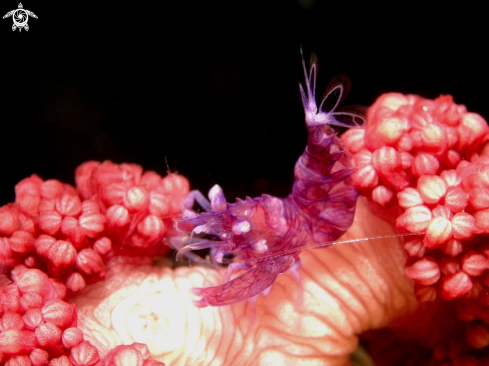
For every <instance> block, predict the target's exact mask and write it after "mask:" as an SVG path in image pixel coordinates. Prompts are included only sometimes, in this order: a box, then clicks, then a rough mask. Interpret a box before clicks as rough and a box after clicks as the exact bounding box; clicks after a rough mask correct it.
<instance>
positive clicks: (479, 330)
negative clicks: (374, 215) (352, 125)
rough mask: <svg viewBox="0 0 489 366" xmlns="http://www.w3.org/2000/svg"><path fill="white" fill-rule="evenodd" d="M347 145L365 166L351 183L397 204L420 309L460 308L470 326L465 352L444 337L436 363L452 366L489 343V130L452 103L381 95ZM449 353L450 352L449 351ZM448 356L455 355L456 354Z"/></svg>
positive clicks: (383, 204)
mask: <svg viewBox="0 0 489 366" xmlns="http://www.w3.org/2000/svg"><path fill="white" fill-rule="evenodd" d="M342 139H343V141H344V142H345V144H346V145H347V146H348V147H349V148H350V150H351V151H352V152H353V153H354V163H355V165H356V167H357V168H358V170H357V172H356V173H355V174H354V175H353V182H354V185H355V186H356V187H357V188H359V189H360V190H361V191H362V194H363V195H365V196H367V197H369V198H370V199H371V200H372V201H373V202H375V204H376V205H380V206H381V207H384V208H391V209H392V207H395V206H400V207H401V208H402V209H403V211H404V213H403V214H402V215H400V216H399V217H397V227H398V229H399V230H400V231H401V232H407V233H412V234H419V236H416V237H414V238H412V239H409V240H408V241H407V243H406V244H405V250H406V252H407V254H408V256H409V259H408V261H407V263H406V274H407V275H408V276H409V277H410V278H412V279H413V280H414V281H415V282H416V286H415V294H416V296H417V298H418V301H420V302H432V301H435V300H436V299H437V298H438V297H441V299H442V301H453V300H454V301H456V302H457V303H456V306H457V315H458V318H459V319H460V320H461V321H462V322H463V323H465V326H464V329H465V330H464V332H465V342H467V344H468V345H469V346H470V347H463V346H461V345H460V344H459V347H458V348H457V349H458V351H455V349H454V348H453V347H452V346H449V345H448V343H444V342H448V340H447V339H445V340H443V341H442V342H440V343H439V344H438V345H437V348H436V349H437V350H438V351H437V352H438V353H437V354H436V355H434V357H435V359H436V360H438V361H442V360H443V359H445V358H446V357H449V358H450V359H451V361H452V362H453V363H454V364H458V362H460V360H462V359H465V358H464V357H468V356H467V355H470V354H471V352H472V351H470V348H471V347H472V348H473V349H486V350H487V347H488V346H489V316H487V314H486V313H487V310H486V306H487V305H488V304H489V302H488V301H487V298H488V296H487V294H488V293H489V281H488V279H489V272H488V271H487V269H489V246H488V245H487V243H486V239H487V237H486V234H489V224H488V222H489V210H488V208H489V199H488V197H489V193H488V192H489V179H488V177H489V148H488V146H489V143H488V142H487V141H488V139H489V128H488V126H487V123H486V121H485V120H484V119H483V118H482V117H481V116H479V115H477V114H474V113H468V112H467V111H466V109H465V107H464V106H460V105H456V104H455V103H454V102H453V100H452V98H451V97H450V96H441V97H439V98H437V99H435V100H434V101H433V100H427V99H424V98H421V97H418V96H414V95H407V96H405V95H401V94H397V93H390V94H384V95H382V96H381V97H380V98H379V99H378V100H377V101H376V102H375V103H374V105H372V107H371V108H370V110H369V112H368V125H367V128H366V129H365V130H350V131H348V132H346V133H345V134H344V135H343V137H342ZM442 350H444V351H443V352H442ZM449 350H450V352H449Z"/></svg>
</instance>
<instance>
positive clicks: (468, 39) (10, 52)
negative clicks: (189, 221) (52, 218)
mask: <svg viewBox="0 0 489 366" xmlns="http://www.w3.org/2000/svg"><path fill="white" fill-rule="evenodd" d="M331 3H332V2H330V1H313V0H300V2H280V3H278V2H268V1H262V2H252V1H218V2H216V1H211V2H208V1H200V0H199V1H188V2H185V1H174V2H170V1H165V2H162V1H158V2H156V1H145V2H133V3H121V2H104V4H100V3H99V4H96V3H90V2H49V4H48V3H40V2H34V1H25V2H23V5H24V8H25V9H28V10H31V11H33V12H34V13H35V14H36V15H37V16H38V18H39V19H32V18H30V19H29V23H28V24H29V26H30V30H29V31H28V32H25V31H22V32H19V31H15V32H12V30H11V26H12V18H8V19H3V20H1V21H0V49H1V61H0V65H1V75H2V77H1V84H0V127H1V140H0V153H1V157H2V159H1V162H0V164H1V170H0V177H1V179H0V195H1V197H0V204H5V203H7V202H9V201H12V200H13V199H14V193H13V187H14V185H15V184H16V183H17V182H18V181H19V180H20V179H22V178H24V177H26V176H29V175H30V174H32V173H37V174H38V175H40V176H41V177H42V178H44V179H49V178H56V179H60V180H62V181H64V182H67V183H74V178H73V175H74V169H75V168H76V166H78V165H79V164H80V163H82V162H84V161H86V160H105V159H110V160H112V161H114V162H118V163H120V162H133V163H138V164H141V165H143V167H144V168H145V169H153V170H156V171H157V172H159V173H160V174H162V175H164V174H165V171H166V170H167V167H166V164H165V157H166V158H167V159H168V162H169V165H170V168H171V169H172V170H173V171H177V172H179V173H181V174H184V175H185V176H187V177H188V178H189V180H190V182H191V185H192V186H193V187H194V188H198V189H201V190H202V191H204V192H207V190H208V189H209V188H210V187H211V186H212V185H213V184H215V183H219V184H220V185H221V186H222V187H223V188H224V191H225V193H226V195H227V197H228V199H229V200H230V201H233V200H234V197H236V196H239V197H244V196H246V195H249V196H255V195H258V194H260V193H269V194H274V195H277V196H285V195H287V194H288V193H289V191H290V187H291V185H292V180H293V173H292V169H293V166H294V163H295V161H296V160H297V158H298V156H299V155H300V154H301V153H302V150H303V148H304V146H305V142H306V131H305V128H304V125H303V115H302V106H301V103H300V99H299V93H298V87H297V81H298V80H299V78H300V77H301V66H300V55H299V46H300V45H301V44H302V45H303V46H304V52H305V54H309V53H310V52H311V50H312V49H316V50H317V53H318V56H319V66H320V72H319V85H318V90H319V91H320V92H321V91H322V90H324V88H325V87H326V85H327V83H328V80H329V78H330V77H331V76H333V75H334V74H336V73H340V72H342V73H346V74H348V75H349V76H350V77H351V79H352V82H353V89H352V92H351V94H350V96H349V97H348V98H347V100H346V104H363V105H370V104H371V103H373V102H374V100H375V99H376V98H377V97H378V96H379V95H380V94H382V93H383V92H387V91H399V92H403V93H416V94H421V95H423V96H426V97H429V98H434V97H437V96H438V95H439V94H452V95H454V97H455V101H456V102H457V103H461V104H466V105H467V107H468V108H469V110H472V111H475V112H478V113H481V114H482V115H483V116H485V117H486V118H489V104H488V103H487V96H488V93H487V91H486V86H487V85H488V82H489V72H488V71H487V66H486V65H487V62H486V60H485V59H484V57H483V54H484V52H483V51H484V50H485V48H486V29H487V25H488V24H487V23H488V22H487V20H486V19H487V18H486V17H485V12H484V11H483V9H482V8H481V9H475V8H460V7H459V8H452V9H448V8H440V9H431V8H430V9H423V8H407V7H406V6H402V7H401V5H392V6H391V8H389V9H381V8H372V7H367V6H364V7H363V8H358V7H352V6H349V5H342V4H339V3H338V2H337V3H336V4H333V5H332V4H331ZM0 7H1V9H0V13H2V16H3V14H5V13H7V12H8V11H10V10H12V9H15V8H17V2H16V1H10V2H9V1H2V3H1V5H0Z"/></svg>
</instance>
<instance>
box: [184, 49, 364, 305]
mask: <svg viewBox="0 0 489 366" xmlns="http://www.w3.org/2000/svg"><path fill="white" fill-rule="evenodd" d="M303 68H304V75H305V86H306V88H305V89H306V92H304V89H303V87H302V85H300V84H299V86H300V92H301V96H302V102H303V105H304V110H305V120H306V125H307V131H308V142H307V147H306V149H305V151H304V153H303V154H302V156H301V157H300V158H299V160H298V161H297V163H296V165H295V170H294V175H295V181H294V185H293V188H292V193H291V194H290V195H289V196H288V197H287V198H277V197H273V196H270V195H266V194H264V195H262V196H261V197H255V198H249V197H247V198H246V199H245V200H240V199H238V200H237V202H236V203H227V202H226V200H225V198H224V194H223V192H222V190H221V189H220V187H219V186H214V187H213V188H212V189H211V191H210V192H209V198H210V200H211V204H210V207H208V210H209V212H205V213H196V212H194V211H191V210H185V211H184V214H183V218H182V219H181V220H179V221H178V223H177V227H178V228H179V230H181V231H187V232H191V235H190V239H189V240H187V243H186V245H185V246H184V247H183V248H181V250H180V252H179V254H180V255H181V254H182V253H186V252H188V251H191V250H198V249H203V248H212V249H211V255H212V257H213V259H214V260H215V261H216V262H218V263H230V264H229V266H228V268H227V271H226V273H225V275H224V284H222V285H220V286H214V287H206V288H194V289H192V292H193V293H194V294H196V295H198V296H200V300H197V301H195V305H196V306H201V307H203V306H208V305H212V306H220V305H229V304H233V303H236V302H240V301H243V300H247V299H248V300H249V301H250V302H252V303H253V302H254V301H255V300H256V297H257V296H258V295H259V294H260V293H262V294H265V295H266V294H268V291H269V290H270V288H271V285H272V284H273V282H274V281H275V280H276V278H277V276H278V275H279V274H281V273H284V272H286V271H288V270H290V271H291V274H292V276H293V277H294V279H296V281H297V283H298V285H299V288H300V277H299V274H298V272H297V271H298V269H299V268H300V260H299V254H300V252H301V251H302V250H303V249H305V248H307V247H326V246H329V245H331V244H332V242H333V241H334V240H336V239H337V238H338V237H340V236H341V235H342V234H343V233H344V232H345V231H346V230H347V229H348V228H349V226H350V225H351V224H352V221H353V216H354V213H355V204H356V199H357V196H358V192H357V190H356V189H355V188H353V187H352V186H350V185H349V177H350V175H351V174H352V173H353V172H354V169H352V168H351V166H350V163H349V158H350V155H349V152H348V151H346V149H345V147H344V146H343V144H342V142H341V141H340V140H339V139H338V138H337V136H336V134H335V133H334V131H333V129H332V128H331V127H329V125H333V124H334V125H340V126H347V127H359V126H362V125H363V124H364V122H365V119H364V118H363V116H362V110H361V109H360V108H358V107H356V108H350V109H348V110H347V109H343V110H341V109H340V110H337V107H338V104H339V103H340V102H341V100H342V99H343V98H344V96H345V95H346V93H347V92H348V89H349V83H348V79H347V78H346V77H341V76H340V77H336V78H334V79H333V80H332V81H331V82H330V84H329V86H328V89H327V91H326V93H325V96H324V98H323V100H322V103H321V105H320V107H319V108H317V106H316V101H315V95H314V93H315V85H316V76H317V59H316V56H315V55H314V54H313V56H312V58H311V65H310V71H309V72H307V70H306V67H305V62H304V59H303ZM306 93H307V94H306ZM207 205H208V203H207ZM203 206H206V205H203ZM204 208H205V207H204ZM205 234H208V235H212V236H214V237H215V238H216V239H217V240H210V239H208V238H205V237H202V235H205ZM243 270H245V271H246V272H244V273H243V274H241V275H240V276H238V277H236V278H233V279H231V277H232V275H233V273H234V272H235V271H243Z"/></svg>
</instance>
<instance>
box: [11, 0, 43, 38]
mask: <svg viewBox="0 0 489 366" xmlns="http://www.w3.org/2000/svg"><path fill="white" fill-rule="evenodd" d="M29 16H31V17H33V18H36V19H37V15H36V14H34V13H33V12H32V11H30V10H27V9H24V7H23V6H22V3H19V8H18V9H14V10H12V11H9V12H8V13H7V14H5V15H4V16H3V19H5V18H8V17H12V19H13V21H14V24H13V25H12V30H13V31H15V30H16V29H17V28H18V29H19V32H21V31H22V28H24V29H25V30H26V31H28V30H29V26H28V25H27V21H28V20H29Z"/></svg>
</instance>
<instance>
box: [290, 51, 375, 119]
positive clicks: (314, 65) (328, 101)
mask: <svg viewBox="0 0 489 366" xmlns="http://www.w3.org/2000/svg"><path fill="white" fill-rule="evenodd" d="M300 52H301V58H302V70H303V72H304V79H305V83H306V84H305V85H306V91H304V88H303V86H302V84H301V83H300V82H299V91H300V93H301V99H302V105H303V106H304V112H305V115H306V118H305V119H306V124H307V125H308V126H318V125H335V126H340V127H347V128H352V127H363V126H365V124H366V122H367V120H366V118H365V115H366V108H364V107H361V106H350V107H342V108H340V109H338V107H339V105H340V103H341V102H342V101H343V99H345V97H346V95H347V94H348V93H349V91H350V89H351V82H350V78H349V77H348V76H347V75H344V74H340V75H336V76H335V77H333V78H332V79H331V81H330V82H329V84H328V87H327V89H326V92H325V93H324V96H323V99H322V101H321V104H320V105H319V109H318V107H317V104H316V80H317V75H318V58H317V55H316V53H315V52H312V54H311V61H310V63H309V71H308V70H307V66H306V62H305V60H304V53H303V52H302V46H301V47H300Z"/></svg>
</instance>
